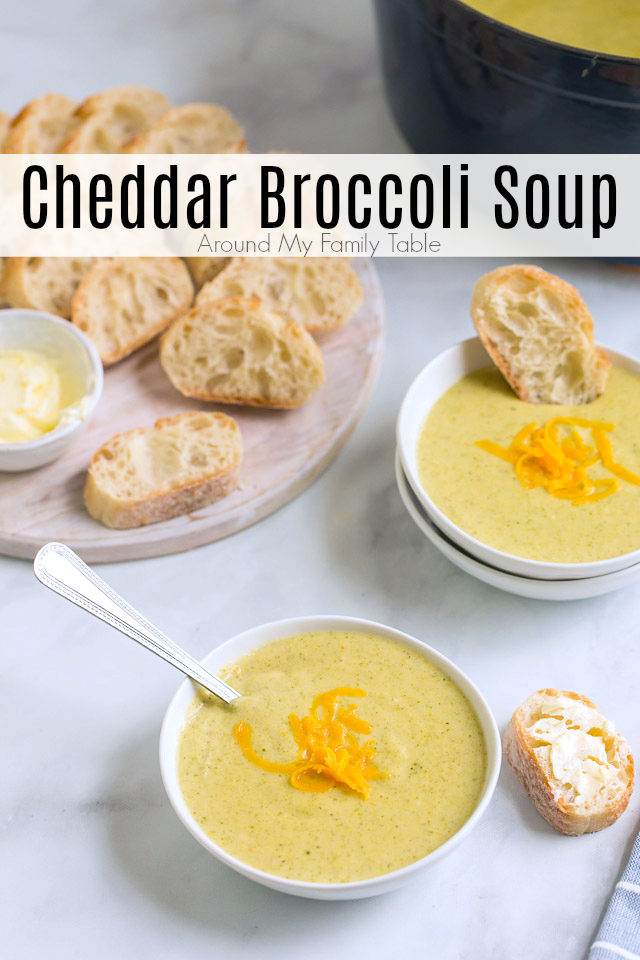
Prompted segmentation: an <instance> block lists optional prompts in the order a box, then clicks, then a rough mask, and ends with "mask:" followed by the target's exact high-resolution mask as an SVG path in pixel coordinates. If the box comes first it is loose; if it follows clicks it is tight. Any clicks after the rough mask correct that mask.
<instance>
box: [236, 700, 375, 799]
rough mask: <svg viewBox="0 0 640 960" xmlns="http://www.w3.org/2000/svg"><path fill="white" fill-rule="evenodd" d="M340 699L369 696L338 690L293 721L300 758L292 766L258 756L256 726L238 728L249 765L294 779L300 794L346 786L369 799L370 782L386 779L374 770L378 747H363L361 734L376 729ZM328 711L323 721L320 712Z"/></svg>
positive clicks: (368, 745)
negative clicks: (253, 735) (253, 738)
mask: <svg viewBox="0 0 640 960" xmlns="http://www.w3.org/2000/svg"><path fill="white" fill-rule="evenodd" d="M338 697H366V693H365V692H364V690H358V689H357V688H354V687H337V688H336V689H335V690H329V691H327V693H321V694H319V696H317V697H316V698H315V699H314V701H313V703H312V704H311V711H310V713H309V715H308V716H306V717H303V718H302V719H300V717H297V716H296V715H295V714H294V713H292V714H291V715H290V716H289V725H290V727H291V732H292V733H293V738H294V740H295V741H296V744H297V746H298V757H297V759H296V760H294V761H293V762H292V763H272V762H271V761H270V760H265V759H264V758H263V757H261V756H260V755H259V754H257V753H256V752H255V750H254V749H253V746H252V742H251V725H250V724H249V723H245V722H243V723H238V724H236V726H235V727H234V728H233V732H234V733H235V736H236V740H237V741H238V743H239V745H240V749H241V750H242V752H243V753H244V755H245V757H246V758H247V760H250V761H251V763H254V764H255V765H256V766H257V767H260V768H261V769H262V770H267V771H269V772H270V773H283V774H286V775H288V777H289V783H290V784H291V786H292V787H295V788H296V790H306V791H311V792H314V793H324V792H325V791H327V790H331V789H332V788H333V787H335V785H336V784H338V783H341V784H344V785H345V786H347V787H349V788H350V789H351V790H354V791H355V792H356V793H360V794H362V795H363V796H364V797H368V796H369V792H370V790H371V785H370V783H369V781H370V780H379V779H380V778H382V777H385V776H386V774H385V773H382V772H381V771H380V770H378V768H377V767H376V766H375V765H374V764H373V762H372V761H373V758H374V757H375V755H376V748H375V743H374V741H373V740H368V741H367V742H366V743H364V744H363V745H362V746H360V744H359V743H358V740H357V739H356V737H355V734H356V733H361V734H364V735H366V734H369V733H371V724H369V723H367V722H366V720H361V719H360V717H357V716H356V709H357V708H356V705H355V703H352V704H351V705H350V706H348V707H344V706H340V705H339V704H338ZM320 710H322V716H320V715H319V711H320Z"/></svg>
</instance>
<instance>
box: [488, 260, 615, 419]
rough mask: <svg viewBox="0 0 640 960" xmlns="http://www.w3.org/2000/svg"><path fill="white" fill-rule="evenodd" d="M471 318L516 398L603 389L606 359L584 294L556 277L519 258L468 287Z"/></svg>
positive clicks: (557, 398)
mask: <svg viewBox="0 0 640 960" xmlns="http://www.w3.org/2000/svg"><path fill="white" fill-rule="evenodd" d="M471 318H472V320H473V323H474V325H475V328H476V330H477V333H478V336H479V337H480V339H481V341H482V343H483V345H484V347H485V349H486V351H487V353H488V354H489V356H490V357H491V359H492V360H493V362H494V363H495V364H496V366H497V367H498V368H499V369H500V371H501V372H502V374H503V376H504V377H505V379H506V380H507V382H508V383H509V384H510V385H511V387H512V388H513V389H514V390H515V392H516V393H517V395H518V396H519V397H520V399H521V400H524V401H525V402H527V403H561V404H567V405H571V406H574V405H579V404H583V403H590V402H591V401H592V400H595V398H596V397H598V396H599V395H600V394H601V393H602V392H603V391H604V388H605V385H606V382H607V376H608V373H609V368H610V366H611V362H610V360H609V358H608V357H607V355H606V354H605V353H604V352H603V351H602V350H599V349H598V348H597V347H596V346H595V344H594V340H593V319H592V317H591V314H590V313H589V311H588V309H587V306H586V304H585V302H584V300H583V299H582V297H581V296H580V294H579V293H578V291H577V290H576V289H575V288H574V287H572V286H570V285H569V284H568V283H565V281H564V280H561V279H560V278H559V277H555V276H553V274H550V273H547V272H546V271H545V270H541V269H540V267H535V266H530V265H521V264H516V265H514V266H510V267H500V268H499V269H498V270H493V271H492V272H491V273H487V274H486V275H485V276H483V277H481V278H480V280H478V282H477V283H476V285H475V287H474V290H473V294H472V297H471Z"/></svg>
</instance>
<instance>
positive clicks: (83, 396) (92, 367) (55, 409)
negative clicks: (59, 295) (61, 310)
mask: <svg viewBox="0 0 640 960" xmlns="http://www.w3.org/2000/svg"><path fill="white" fill-rule="evenodd" d="M102 385H103V372H102V362H101V361H100V357H99V356H98V353H97V351H96V348H95V347H94V345H93V344H92V343H91V341H90V340H89V338H88V337H87V336H85V334H84V333H83V332H82V331H81V330H78V328H77V327H74V326H73V324H72V323H69V321H68V320H62V319H60V317H55V316H53V314H49V313H42V312H40V311H37V310H26V309H22V308H17V309H15V310H2V311H0V471H9V472H17V471H21V470H32V469H34V468H35V467H41V466H43V465H44V464H46V463H50V462H51V461H53V460H55V459H57V458H58V457H59V456H61V455H62V454H63V453H64V452H65V450H66V449H67V448H68V447H69V446H70V444H71V443H73V441H74V440H76V439H77V437H78V436H80V434H81V433H82V432H83V431H84V429H85V428H86V426H87V424H88V423H89V420H90V419H91V417H92V416H93V413H94V411H95V409H96V407H97V405H98V401H99V400H100V396H101V394H102Z"/></svg>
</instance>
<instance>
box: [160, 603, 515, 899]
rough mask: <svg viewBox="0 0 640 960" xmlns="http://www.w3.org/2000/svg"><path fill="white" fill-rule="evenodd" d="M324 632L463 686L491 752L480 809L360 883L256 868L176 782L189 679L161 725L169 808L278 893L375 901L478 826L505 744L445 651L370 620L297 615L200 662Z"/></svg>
mask: <svg viewBox="0 0 640 960" xmlns="http://www.w3.org/2000/svg"><path fill="white" fill-rule="evenodd" d="M321 630H344V631H355V630H357V631H362V632H364V633H373V634H377V635H379V636H383V637H388V638H389V639H391V640H395V641H396V642H397V643H401V644H403V645H404V646H407V647H411V648H412V649H414V650H417V651H418V652H419V653H421V654H422V655H423V656H425V657H426V658H427V659H428V660H430V661H431V662H432V663H434V664H435V665H436V666H437V667H439V668H440V669H441V670H443V671H444V673H446V674H447V675H448V676H449V677H451V679H452V680H453V681H454V682H455V683H456V684H457V685H458V687H460V689H461V690H462V692H463V693H464V694H465V695H466V697H467V698H468V700H469V702H470V703H471V705H472V707H473V709H474V710H475V712H476V715H477V717H478V720H479V721H480V725H481V727H482V731H483V734H484V738H485V743H486V748H487V773H486V777H485V782H484V786H483V790H482V794H481V797H480V800H479V802H478V805H477V807H476V809H475V810H474V812H473V813H472V814H471V816H470V817H469V819H468V820H467V822H466V823H465V824H464V826H462V827H461V828H460V830H458V832H457V833H455V834H454V835H453V836H452V837H451V838H450V839H449V840H447V842H446V843H443V844H442V846H441V847H438V848H437V849H436V850H434V851H433V852H432V853H430V854H428V856H426V857H422V858H421V859H420V860H416V861H415V863H411V864H409V866H407V867H403V868H402V869H401V870H394V871H392V872H391V873H383V874H381V875H380V876H378V877H371V878H370V879H368V880H357V881H353V882H350V883H311V882H309V881H302V880H289V879H287V878H285V877H279V876H277V875H275V874H271V873H265V872H264V871H263V870H257V869H256V868H255V867H251V866H249V865H248V864H246V863H243V862H242V861H241V860H238V859H236V857H233V856H231V854H229V853H227V852H226V850H223V848H222V847H220V846H218V844H217V843H214V841H213V840H211V838H210V837H208V836H207V834H206V833H205V832H204V831H203V830H202V829H201V827H200V826H199V824H198V823H196V821H195V820H194V818H193V817H192V816H191V813H190V811H189V808H188V807H187V805H186V803H185V801H184V798H183V796H182V791H181V790H180V784H179V781H178V770H177V756H178V745H179V740H180V734H181V732H182V727H183V724H184V719H185V715H186V712H187V708H188V706H189V704H190V703H191V701H192V700H193V697H194V695H195V690H194V685H193V684H192V683H191V681H189V680H186V681H185V682H184V683H183V684H182V685H181V686H180V688H179V689H178V692H177V693H176V694H175V696H174V697H173V699H172V701H171V703H170V704H169V708H168V710H167V713H166V715H165V718H164V722H163V724H162V731H161V734H160V769H161V772H162V780H163V783H164V786H165V789H166V791H167V794H168V796H169V800H170V801H171V804H172V806H173V808H174V810H175V811H176V813H177V814H178V816H179V818H180V819H181V820H182V822H183V824H184V825H185V827H186V828H187V830H188V831H189V832H190V833H191V834H193V836H194V837H195V838H196V840H197V841H198V842H199V843H201V844H202V846H203V847H204V848H205V849H206V850H208V851H209V853H211V854H213V856H214V857H217V858H218V860H221V861H222V863H226V864H227V866H229V867H231V868H232V869H234V870H236V871H237V872H238V873H241V874H242V875H243V876H245V877H249V879H251V880H255V881H256V882H257V883H260V884H262V885H263V886H265V887H271V888H272V889H273V890H279V891H280V892H281V893H288V894H292V895H293V896H296V897H308V898H310V899H313V900H356V899H361V898H363V897H371V896H375V895H377V894H380V893H387V892H388V891H389V890H393V889H395V888H396V887H399V886H401V885H402V884H404V883H405V882H406V881H408V880H410V879H411V878H412V877H414V876H415V875H416V874H417V873H420V872H421V871H423V870H425V869H427V868H428V867H429V866H430V865H431V864H432V863H434V862H435V861H436V860H439V859H440V858H441V857H443V856H444V855H445V854H447V853H449V852H450V851H451V850H453V849H454V847H456V846H457V845H458V844H459V843H460V842H461V841H462V840H463V839H464V838H465V837H466V836H467V834H468V833H469V832H470V831H471V830H472V829H473V827H474V826H475V825H476V824H477V823H478V821H479V819H480V817H481V816H482V814H483V813H484V811H485V810H486V808H487V806H488V804H489V801H490V800H491V797H492V795H493V791H494V789H495V785H496V783H497V780H498V774H499V772H500V761H501V754H502V748H501V742H500V734H499V732H498V727H497V725H496V721H495V719H494V717H493V714H492V712H491V710H490V708H489V706H488V704H487V702H486V701H485V699H484V698H483V696H482V694H481V693H480V691H479V690H478V688H477V687H476V686H475V685H474V684H473V683H472V682H471V680H469V678H468V677H467V676H466V675H465V674H464V673H462V671H461V670H459V669H458V667H456V666H455V665H454V664H453V663H452V662H451V661H450V660H447V658H446V657H443V656H442V654H441V653H438V652H437V650H434V649H433V648H432V647H429V646H427V645H426V644H425V643H422V641H420V640H416V639H415V637H411V636H409V635H408V634H406V633H401V632H400V631H399V630H394V629H393V628H392V627H385V626H383V625H382V624H380V623H375V622H373V621H370V620H360V619H358V618H356V617H338V616H316V617H296V618H295V619H291V620H278V621H275V622H274V623H267V624H264V625H262V626H259V627H254V628H253V629H251V630H247V631H245V632H244V633H241V634H239V635H238V636H236V637H233V639H231V640H227V641H226V642H225V643H223V644H221V645H220V646H219V647H217V648H216V649H215V650H213V651H212V652H211V653H210V654H209V655H208V656H207V657H205V658H204V659H203V660H202V664H203V665H204V666H205V667H206V668H207V669H208V670H210V671H212V672H213V673H216V672H217V671H218V670H220V669H222V668H223V667H224V666H226V665H227V664H228V663H230V662H232V661H234V660H236V659H237V658H238V657H241V656H243V655H244V654H246V653H249V652H250V651H251V650H255V649H256V648H257V647H261V646H263V645H264V644H267V643H270V642H272V641H273V640H279V639H280V638H282V637H290V636H293V635H294V634H297V633H312V632H316V631H321Z"/></svg>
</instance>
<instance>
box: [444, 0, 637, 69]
mask: <svg viewBox="0 0 640 960" xmlns="http://www.w3.org/2000/svg"><path fill="white" fill-rule="evenodd" d="M463 2H464V3H466V4H467V6H469V7H473V8H474V9H475V10H480V12H481V13H485V14H486V15H487V16H489V17H492V18H493V19H494V20H500V21H501V22H502V23H506V24H508V25H509V26H510V27H516V28H517V29H518V30H524V32H525V33H532V34H534V36H537V37H543V38H544V39H545V40H555V41H556V43H565V44H567V45H568V46H570V47H581V48H582V49H584V50H593V51H596V52H598V53H610V54H615V55H616V56H619V57H640V3H638V0H463Z"/></svg>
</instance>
